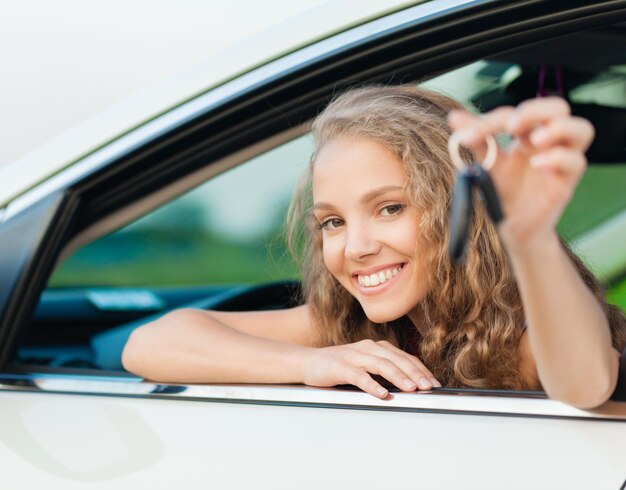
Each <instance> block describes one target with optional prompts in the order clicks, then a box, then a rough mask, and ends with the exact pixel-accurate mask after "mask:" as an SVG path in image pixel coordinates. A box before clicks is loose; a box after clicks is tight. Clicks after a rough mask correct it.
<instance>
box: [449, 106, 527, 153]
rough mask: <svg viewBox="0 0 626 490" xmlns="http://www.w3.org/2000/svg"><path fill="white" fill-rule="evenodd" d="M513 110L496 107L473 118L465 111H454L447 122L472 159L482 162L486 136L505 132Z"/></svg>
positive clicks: (485, 150)
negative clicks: (470, 153) (469, 151)
mask: <svg viewBox="0 0 626 490" xmlns="http://www.w3.org/2000/svg"><path fill="white" fill-rule="evenodd" d="M514 111H515V109H514V108H513V107H509V106H503V107H498V108H497V109H494V110H493V111H490V112H488V113H486V114H483V115H482V116H474V115H473V114H470V113H468V112H466V111H459V110H454V111H451V112H450V114H449V116H448V122H449V123H450V126H451V128H452V129H453V130H454V131H455V133H456V135H457V137H458V138H459V143H461V144H462V145H463V146H465V147H466V148H468V149H470V150H471V151H472V153H473V155H474V157H475V158H476V159H477V160H479V161H482V160H484V158H485V155H486V154H487V142H486V140H485V138H486V136H487V135H491V134H497V133H501V132H503V131H505V126H506V123H507V121H508V120H509V118H510V117H511V115H512V114H513V112H514Z"/></svg>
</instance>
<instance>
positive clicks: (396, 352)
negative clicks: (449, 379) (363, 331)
mask: <svg viewBox="0 0 626 490" xmlns="http://www.w3.org/2000/svg"><path fill="white" fill-rule="evenodd" d="M358 346H359V349H360V351H361V352H362V353H363V354H364V355H366V356H369V357H367V360H368V364H367V366H366V365H362V367H365V368H367V369H368V370H369V369H370V368H371V369H374V371H369V372H371V373H373V374H380V375H381V376H384V377H385V378H386V379H387V380H389V381H390V382H392V383H393V384H394V385H396V386H397V387H398V388H400V389H401V390H405V391H413V390H414V389H416V388H417V387H419V388H420V389H422V390H430V389H432V387H433V386H437V385H438V386H441V384H440V383H439V382H438V381H437V380H435V378H434V376H433V374H432V373H431V372H430V371H429V370H428V369H427V368H426V366H424V365H423V364H422V363H421V362H420V361H419V359H417V358H415V357H414V356H411V355H410V354H407V353H406V352H404V351H402V350H400V349H398V348H397V347H395V346H393V345H392V344H391V343H389V342H385V341H383V342H374V341H372V340H364V341H361V342H359V343H358ZM411 358H413V359H411ZM374 361H377V363H376V362H374ZM383 369H384V370H385V372H378V371H380V370H383ZM389 376H392V378H393V379H392V378H390V377H389ZM400 377H401V378H402V379H400Z"/></svg>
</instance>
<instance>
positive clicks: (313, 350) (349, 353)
mask: <svg viewBox="0 0 626 490" xmlns="http://www.w3.org/2000/svg"><path fill="white" fill-rule="evenodd" d="M319 344H320V340H319V336H318V333H317V330H316V329H315V326H314V323H313V321H312V319H311V314H310V310H309V307H308V306H307V305H304V306H300V307H297V308H291V309H286V310H275V311H252V312H236V313H235V312H233V313H230V312H229V313H227V312H217V311H202V310H193V309H181V310H175V311H173V312H171V313H168V314H166V315H164V316H163V317H161V318H160V319H158V320H156V321H154V322H151V323H148V324H146V325H144V326H142V327H139V328H138V329H137V330H135V331H134V332H133V333H132V334H131V336H130V338H129V339H128V341H127V343H126V346H125V347H124V351H123V352H122V364H123V366H124V368H125V369H126V370H128V371H130V372H132V373H135V374H137V375H139V376H142V377H143V378H146V379H151V380H155V381H160V382H175V383H212V382H217V383H305V384H308V385H311V386H335V385H339V384H353V385H355V386H357V387H359V388H361V389H362V390H364V391H366V392H367V393H369V394H371V395H373V396H376V397H378V398H386V397H387V395H388V394H389V392H388V391H387V390H386V389H385V388H383V387H382V386H381V385H380V384H379V383H378V382H377V381H375V380H374V379H373V378H372V376H371V374H377V375H380V376H382V377H384V378H385V379H387V380H388V381H390V382H391V383H393V384H394V385H395V386H397V387H398V388H399V389H401V390H403V391H414V390H416V389H417V388H418V387H419V388H420V389H431V388H432V386H441V385H440V384H439V383H438V382H437V381H436V380H435V379H434V377H433V375H432V373H431V372H430V371H429V370H428V369H427V368H426V367H425V366H424V365H423V364H422V363H421V362H420V361H419V359H417V358H416V357H415V356H412V355H410V354H407V353H406V352H403V351H402V350H400V349H398V348H397V347H395V346H393V345H391V344H390V343H389V342H385V341H381V342H374V341H371V340H364V341H361V342H356V343H353V344H347V345H338V346H331V347H320V346H319Z"/></svg>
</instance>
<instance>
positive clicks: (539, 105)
mask: <svg viewBox="0 0 626 490" xmlns="http://www.w3.org/2000/svg"><path fill="white" fill-rule="evenodd" d="M449 122H450V125H451V127H452V129H453V130H454V131H455V132H457V133H458V136H459V140H460V142H461V144H462V145H464V146H466V147H467V148H469V149H470V150H472V152H473V153H474V155H475V157H476V158H478V159H481V160H482V158H484V155H485V153H486V143H485V135H486V134H493V135H495V134H498V133H508V134H510V135H511V136H512V137H513V138H514V139H513V141H512V143H511V144H510V145H509V146H508V147H507V148H506V149H503V148H498V158H497V160H496V164H495V166H494V167H493V168H492V169H491V170H490V171H489V174H490V175H491V178H492V179H493V181H494V184H495V186H496V189H497V191H498V196H499V198H500V201H501V203H502V208H503V211H504V221H503V222H502V225H501V226H500V232H501V235H502V236H503V239H504V241H505V243H506V244H507V246H508V247H509V248H510V247H514V248H522V249H523V248H527V247H533V246H540V244H541V243H543V239H544V238H546V237H549V238H550V239H551V238H553V236H554V232H555V228H556V225H557V223H558V220H559V217H560V216H561V213H562V212H563V210H564V208H565V206H566V205H567V203H568V202H569V200H570V198H571V196H572V194H573V192H574V189H575V188H576V184H577V183H578V181H579V180H580V178H581V176H582V174H583V173H584V171H585V168H586V165H587V159H586V157H585V151H586V150H587V148H589V145H590V144H591V141H592V140H593V137H594V129H593V126H592V125H591V123H590V122H589V121H587V120H586V119H583V118H580V117H574V116H572V115H571V111H570V107H569V104H568V103H567V102H566V101H565V100H563V99H561V98H559V97H545V98H539V99H532V100H528V101H525V102H523V103H521V104H520V105H518V106H517V107H499V108H497V109H494V110H493V111H490V112H487V113H485V114H483V115H480V116H476V115H473V114H470V113H468V112H465V111H452V112H451V113H450V115H449Z"/></svg>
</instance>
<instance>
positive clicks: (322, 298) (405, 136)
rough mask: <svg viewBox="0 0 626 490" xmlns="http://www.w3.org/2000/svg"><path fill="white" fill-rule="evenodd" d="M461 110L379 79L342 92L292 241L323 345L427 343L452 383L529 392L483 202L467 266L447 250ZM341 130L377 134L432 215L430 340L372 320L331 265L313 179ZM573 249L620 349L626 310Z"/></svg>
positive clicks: (426, 302)
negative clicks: (454, 131) (609, 300)
mask: <svg viewBox="0 0 626 490" xmlns="http://www.w3.org/2000/svg"><path fill="white" fill-rule="evenodd" d="M459 108H462V106H461V104H459V103H458V102H456V101H455V100H453V99H451V98H449V97H447V96H444V95H442V94H438V93H435V92H432V91H428V90H424V89H421V88H419V87H416V86H414V85H401V86H370V87H363V88H357V89H352V90H349V91H347V92H345V93H344V94H342V95H340V96H338V97H336V98H335V99H334V100H333V101H332V102H331V103H330V104H329V105H328V106H327V107H326V109H325V110H324V111H323V112H322V113H321V114H319V115H318V117H317V118H316V119H315V120H314V121H313V124H312V132H313V136H314V140H315V149H314V153H313V157H312V160H311V165H310V166H309V169H308V172H307V173H306V174H305V175H304V176H303V180H302V181H301V182H300V184H299V186H298V187H297V189H296V192H295V194H294V199H293V200H292V203H291V206H290V209H289V214H288V236H289V244H290V247H291V249H292V251H294V252H295V254H296V258H297V259H299V262H300V266H301V269H302V296H303V297H302V300H303V301H304V302H306V303H308V304H309V306H310V308H311V312H312V315H313V318H314V320H315V323H316V325H317V326H318V329H319V333H320V338H321V339H322V343H323V344H324V345H338V344H344V343H351V342H356V341H358V340H362V339H365V338H370V339H374V340H388V341H390V342H392V343H393V344H395V345H396V346H399V347H400V348H403V349H405V350H412V346H413V345H416V344H419V347H418V348H417V351H416V352H413V353H414V354H416V355H417V356H418V357H419V358H420V359H421V360H422V361H423V362H424V363H425V364H426V366H428V368H429V369H431V371H432V372H433V373H434V375H435V377H436V378H437V379H438V380H439V381H440V382H441V383H442V384H443V385H444V386H448V387H473V388H502V389H525V388H528V386H527V385H526V384H525V381H524V379H523V377H522V376H521V374H520V372H519V370H518V346H519V342H520V337H521V335H522V333H523V325H524V314H523V308H522V302H521V299H520V295H519V292H518V290H517V286H516V281H515V278H514V276H513V272H512V270H511V267H510V266H509V262H508V259H507V255H506V252H505V250H504V249H503V247H502V245H501V243H500V240H499V239H498V235H497V232H496V229H495V227H494V226H493V224H492V223H491V221H490V220H489V218H488V216H487V215H486V212H485V209H484V206H482V205H481V204H479V203H478V202H477V201H476V202H474V203H473V204H474V215H473V227H472V230H471V235H470V237H469V243H468V252H467V254H466V257H465V261H464V263H463V264H462V265H461V266H454V265H453V264H452V263H451V261H450V258H449V257H448V253H447V249H448V212H449V207H450V202H451V196H452V190H453V185H454V178H455V169H454V166H453V164H452V162H451V160H450V157H449V154H448V150H447V142H448V139H449V136H450V133H451V130H450V127H449V126H448V123H447V115H448V113H449V112H450V111H451V110H452V109H459ZM341 135H350V136H357V137H366V138H369V139H374V140H376V141H378V142H380V143H382V144H383V145H384V146H385V147H386V148H388V149H389V150H390V151H392V152H393V153H394V154H396V155H397V156H398V157H400V159H401V160H402V162H403V163H404V166H405V170H406V173H407V176H408V185H407V190H408V196H409V200H410V204H411V205H413V206H415V207H416V208H417V209H418V210H419V212H420V213H421V215H422V216H423V218H422V222H421V223H420V224H416V225H419V226H420V233H421V235H422V239H423V244H424V245H425V246H424V248H423V250H426V251H427V252H426V256H425V259H426V263H427V269H428V270H429V271H430V274H429V275H430V277H429V278H428V279H427V280H430V284H431V285H432V287H431V288H430V291H429V292H428V293H427V295H426V297H424V298H423V300H422V301H421V302H420V303H419V305H418V308H419V313H420V316H421V318H423V322H424V326H425V328H424V331H425V332H426V333H425V335H424V336H423V338H419V334H418V331H417V329H416V327H415V326H414V325H413V323H412V322H411V321H410V320H409V319H408V317H406V316H405V317H402V318H400V319H398V320H395V321H391V322H388V323H385V324H375V323H373V322H371V321H370V320H368V318H367V317H366V315H365V313H364V311H363V309H362V308H361V306H360V304H359V302H358V301H357V300H356V299H355V298H354V297H353V296H352V295H351V294H350V293H349V292H348V291H347V290H346V289H345V288H344V287H343V286H341V284H340V283H339V282H338V281H337V280H336V279H335V277H334V276H333V275H332V274H331V273H330V272H329V271H328V270H327V268H326V267H325V265H324V260H323V257H322V235H321V230H320V229H319V226H318V225H317V222H316V221H315V218H314V216H313V213H312V205H313V199H312V189H311V176H312V169H313V167H314V165H315V156H316V155H317V154H318V153H319V151H320V149H321V148H322V147H323V146H324V145H325V144H326V143H327V142H328V141H330V140H332V139H334V138H337V137H338V136H341ZM474 199H475V200H477V199H478V197H477V196H474ZM564 246H565V245H564ZM565 248H566V250H567V252H568V254H569V255H570V257H571V258H572V260H573V261H574V263H575V265H576V267H577V269H578V270H579V271H580V273H581V275H582V277H583V278H584V279H585V281H586V282H587V284H588V286H589V287H590V289H591V290H592V291H593V292H594V294H595V295H596V297H597V298H598V300H599V301H600V302H601V304H602V305H603V307H604V309H605V312H606V313H607V315H608V316H609V320H610V323H611V330H612V333H613V342H614V345H615V346H616V347H617V348H618V349H619V350H620V351H621V349H622V348H623V347H624V344H625V343H626V320H625V318H624V315H623V314H622V313H621V311H620V310H619V309H618V308H616V307H614V306H610V305H608V304H606V302H605V300H604V295H603V291H602V288H601V286H600V285H599V284H598V282H597V281H596V280H595V279H594V277H593V275H592V274H591V273H590V272H589V271H588V270H587V269H586V268H585V266H584V265H583V264H582V262H581V261H580V260H578V258H577V257H575V256H574V254H572V253H571V252H570V251H569V249H567V247H565ZM418 340H419V342H418ZM413 350H415V349H413Z"/></svg>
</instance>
